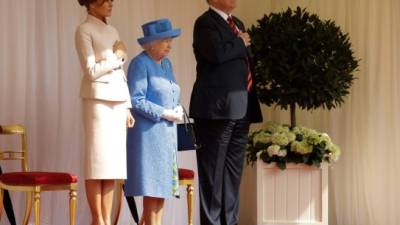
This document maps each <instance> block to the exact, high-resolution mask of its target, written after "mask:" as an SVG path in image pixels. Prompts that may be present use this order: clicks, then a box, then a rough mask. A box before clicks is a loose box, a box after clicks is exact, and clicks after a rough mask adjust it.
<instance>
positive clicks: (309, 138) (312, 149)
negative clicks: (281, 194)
mask: <svg viewBox="0 0 400 225" xmlns="http://www.w3.org/2000/svg"><path fill="white" fill-rule="evenodd" d="M339 156H340V148H339V147H338V146H337V145H335V144H333V143H332V140H331V138H330V137H329V136H328V135H327V134H326V133H320V132H318V131H316V130H313V129H309V128H305V127H293V128H291V127H290V126H289V125H281V124H277V123H272V122H270V123H267V124H266V125H265V126H264V128H263V129H261V130H258V131H255V132H253V133H252V134H251V135H250V137H249V144H248V145H247V162H248V163H252V164H253V163H254V162H255V161H257V159H258V158H260V159H262V160H263V161H264V162H265V163H273V162H275V163H276V164H277V166H278V167H279V168H280V169H282V170H284V169H286V164H287V163H304V164H307V165H310V166H317V167H319V166H320V164H321V163H322V162H327V163H329V164H332V163H334V162H336V161H337V160H338V158H339Z"/></svg>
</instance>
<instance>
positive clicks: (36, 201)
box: [33, 190, 40, 225]
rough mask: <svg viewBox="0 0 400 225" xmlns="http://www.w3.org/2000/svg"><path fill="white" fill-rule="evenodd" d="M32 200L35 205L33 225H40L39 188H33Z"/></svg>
mask: <svg viewBox="0 0 400 225" xmlns="http://www.w3.org/2000/svg"><path fill="white" fill-rule="evenodd" d="M33 201H34V207H35V225H40V190H35V192H34V196H33Z"/></svg>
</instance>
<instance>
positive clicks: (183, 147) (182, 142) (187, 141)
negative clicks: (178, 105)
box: [177, 107, 199, 151]
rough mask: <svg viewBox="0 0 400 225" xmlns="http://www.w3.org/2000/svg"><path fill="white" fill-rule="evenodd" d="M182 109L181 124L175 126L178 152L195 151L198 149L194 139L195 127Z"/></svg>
mask: <svg viewBox="0 0 400 225" xmlns="http://www.w3.org/2000/svg"><path fill="white" fill-rule="evenodd" d="M182 108H183V123H179V124H177V137H178V151H187V150H196V149H198V148H199V145H198V143H197V139H196V133H195V125H194V122H192V121H191V120H190V118H189V115H188V113H187V111H186V109H185V108H184V107H182Z"/></svg>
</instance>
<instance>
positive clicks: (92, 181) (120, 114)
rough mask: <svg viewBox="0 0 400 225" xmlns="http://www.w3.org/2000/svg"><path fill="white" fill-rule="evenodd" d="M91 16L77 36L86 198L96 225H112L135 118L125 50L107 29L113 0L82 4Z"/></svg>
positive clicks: (112, 30)
mask: <svg viewBox="0 0 400 225" xmlns="http://www.w3.org/2000/svg"><path fill="white" fill-rule="evenodd" d="M78 1H79V3H80V5H82V6H85V7H86V8H87V11H88V15H87V19H86V21H85V22H83V23H82V24H81V25H80V26H79V27H78V28H77V31H76V40H75V43H76V49H77V52H78V55H79V59H80V63H81V67H82V69H83V77H82V83H81V98H82V102H83V123H84V128H85V176H86V177H85V178H86V182H85V185H86V196H87V199H88V202H89V207H90V209H91V213H92V225H111V220H110V218H111V209H112V200H113V194H114V181H115V180H119V179H126V176H127V175H126V127H127V126H128V127H132V126H133V123H134V119H133V117H132V115H131V113H130V110H129V108H131V103H130V96H129V90H128V86H127V83H126V75H125V73H124V71H123V69H122V66H123V64H124V62H125V60H126V48H125V46H124V44H123V43H122V42H121V41H120V38H119V34H118V32H117V30H116V29H115V28H114V27H112V26H111V25H109V24H107V20H106V17H109V16H111V12H112V6H113V3H112V2H113V1H112V0H78Z"/></svg>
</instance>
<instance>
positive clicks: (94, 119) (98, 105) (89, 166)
mask: <svg viewBox="0 0 400 225" xmlns="http://www.w3.org/2000/svg"><path fill="white" fill-rule="evenodd" d="M82 108H83V123H84V129H85V178H86V179H87V180H91V179H126V129H127V128H126V115H127V105H126V103H125V102H111V101H102V100H95V99H83V107H82Z"/></svg>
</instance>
